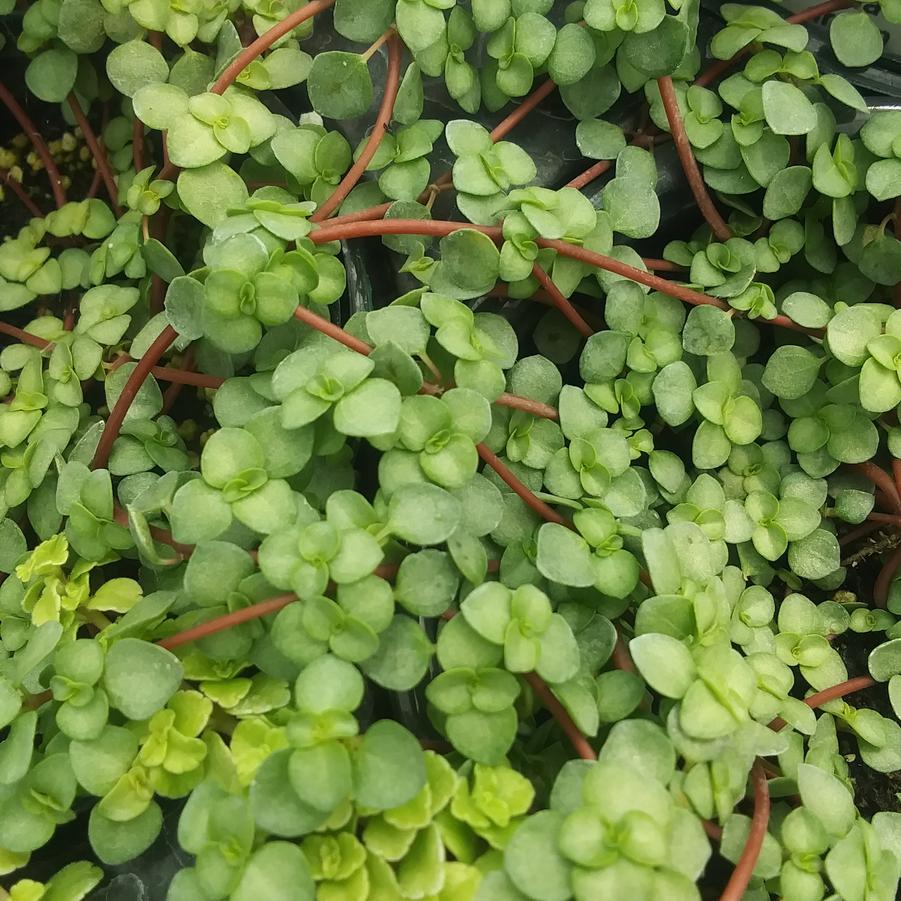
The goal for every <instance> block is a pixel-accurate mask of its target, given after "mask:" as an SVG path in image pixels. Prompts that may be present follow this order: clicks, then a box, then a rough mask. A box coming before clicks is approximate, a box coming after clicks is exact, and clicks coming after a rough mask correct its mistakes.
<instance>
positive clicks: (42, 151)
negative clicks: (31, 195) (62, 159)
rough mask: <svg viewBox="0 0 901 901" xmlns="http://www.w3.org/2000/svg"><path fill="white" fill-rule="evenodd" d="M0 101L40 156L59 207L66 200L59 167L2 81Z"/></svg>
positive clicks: (32, 124) (33, 125)
mask: <svg viewBox="0 0 901 901" xmlns="http://www.w3.org/2000/svg"><path fill="white" fill-rule="evenodd" d="M0 102H2V103H3V105H4V106H5V107H6V108H7V109H8V110H9V111H10V112H11V113H12V114H13V118H14V119H15V120H16V122H18V123H19V127H20V128H21V129H22V131H23V132H24V133H25V134H26V135H27V136H28V139H29V140H30V141H31V145H32V147H34V149H35V152H36V153H37V155H38V156H39V157H40V158H41V162H42V163H43V164H44V168H45V169H46V170H47V178H49V179H50V190H51V191H52V192H53V199H54V201H55V202H56V205H57V207H61V206H62V205H63V204H64V203H65V202H66V190H65V188H64V187H63V181H62V178H61V177H60V174H59V169H58V168H57V166H56V163H55V162H54V160H53V156H52V155H51V153H50V148H49V147H48V146H47V142H46V141H45V140H44V138H43V136H42V135H41V133H40V132H39V131H38V130H37V127H36V126H35V124H34V122H32V121H31V118H30V117H29V115H28V113H26V112H25V110H24V109H22V106H21V105H20V104H19V101H18V100H16V98H15V97H13V95H12V94H11V93H10V91H9V88H7V87H6V85H5V84H3V82H2V81H0Z"/></svg>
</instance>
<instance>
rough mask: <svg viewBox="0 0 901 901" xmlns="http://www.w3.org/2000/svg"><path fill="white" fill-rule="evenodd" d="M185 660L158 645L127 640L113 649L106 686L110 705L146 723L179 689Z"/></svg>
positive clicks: (105, 674) (104, 683)
mask: <svg viewBox="0 0 901 901" xmlns="http://www.w3.org/2000/svg"><path fill="white" fill-rule="evenodd" d="M182 676H183V668H182V665H181V661H180V660H179V659H178V658H177V657H176V656H175V655H174V654H172V653H171V652H169V651H167V650H166V649H165V648H161V647H159V646H158V645H154V644H150V643H149V642H146V641H140V640H138V639H137V638H123V639H121V640H120V641H117V642H116V643H115V644H113V645H112V647H111V648H110V649H109V652H108V653H107V655H106V668H105V671H104V673H103V686H104V688H105V689H106V693H107V694H108V695H109V700H110V704H111V705H112V706H113V707H115V708H116V709H117V710H120V711H121V712H122V713H124V714H125V716H127V717H128V718H129V719H131V720H146V719H148V718H149V717H150V716H152V715H153V714H154V713H156V711H157V710H160V709H162V708H163V707H164V706H165V705H166V702H167V701H168V700H169V698H171V697H172V695H173V694H175V692H176V691H177V690H178V686H179V685H180V684H181V680H182Z"/></svg>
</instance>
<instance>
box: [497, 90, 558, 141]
mask: <svg viewBox="0 0 901 901" xmlns="http://www.w3.org/2000/svg"><path fill="white" fill-rule="evenodd" d="M556 90H557V85H556V84H555V83H554V82H553V81H551V79H548V80H547V81H546V82H544V84H542V85H539V87H537V88H536V89H535V90H534V91H532V93H531V94H529V96H528V97H526V99H525V100H523V102H522V103H520V104H519V106H518V107H516V109H515V110H513V112H512V113H510V115H509V116H507V117H506V118H504V119H502V120H501V121H500V122H498V124H497V125H496V126H495V127H494V130H493V131H492V132H491V140H492V141H494V142H495V143H497V142H498V141H502V140H503V139H504V138H505V137H506V136H507V135H508V134H510V132H511V131H513V129H514V128H516V126H517V125H519V123H520V122H522V121H523V119H525V118H526V116H528V115H529V113H531V112H532V110H534V109H535V107H537V106H538V105H539V104H540V103H541V101H542V100H545V99H546V98H548V97H550V96H551V94H553V93H554V91H556Z"/></svg>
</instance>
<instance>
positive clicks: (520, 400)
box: [494, 393, 560, 420]
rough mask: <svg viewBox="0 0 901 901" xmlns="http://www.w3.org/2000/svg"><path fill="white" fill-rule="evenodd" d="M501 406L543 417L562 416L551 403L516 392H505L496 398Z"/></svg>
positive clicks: (557, 417)
mask: <svg viewBox="0 0 901 901" xmlns="http://www.w3.org/2000/svg"><path fill="white" fill-rule="evenodd" d="M494 403H496V404H497V405H498V406H499V407H510V408H511V409H513V410H522V411H523V412H524V413H528V414H530V415H531V416H540V417H541V418H542V419H554V420H557V419H559V418H560V414H559V413H558V412H557V410H556V409H555V408H554V407H552V406H550V405H549V404H543V403H541V401H538V400H532V399H531V398H529V397H519V396H517V395H516V394H507V393H504V394H502V395H501V396H500V397H498V398H496V399H495V400H494Z"/></svg>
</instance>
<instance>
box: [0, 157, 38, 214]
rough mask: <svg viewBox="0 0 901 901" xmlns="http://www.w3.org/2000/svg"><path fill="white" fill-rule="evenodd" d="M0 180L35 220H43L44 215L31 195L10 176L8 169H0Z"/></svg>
mask: <svg viewBox="0 0 901 901" xmlns="http://www.w3.org/2000/svg"><path fill="white" fill-rule="evenodd" d="M0 179H2V181H3V183H4V184H5V185H6V186H7V187H8V188H9V189H10V190H11V191H12V192H13V194H15V195H16V197H18V198H19V200H21V201H22V206H24V207H25V209H26V210H28V212H29V213H31V215H32V216H34V217H35V218H36V219H43V218H44V214H43V213H42V212H41V210H40V208H39V207H38V205H37V204H36V203H35V202H34V201H33V200H32V199H31V195H29V193H28V192H27V191H26V190H25V188H23V187H22V185H21V184H19V182H17V181H16V180H15V179H14V178H13V177H12V175H11V174H10V171H9V169H0Z"/></svg>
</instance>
